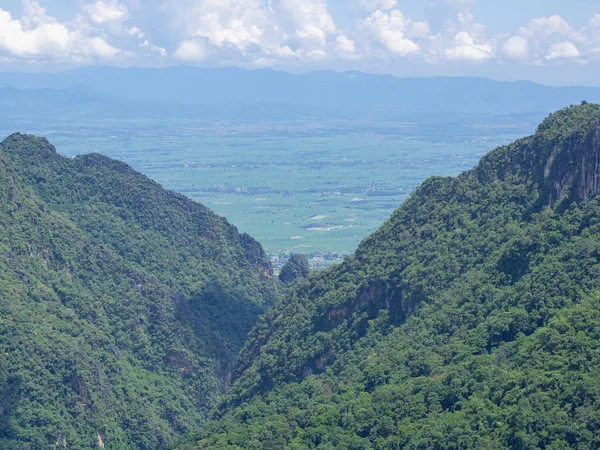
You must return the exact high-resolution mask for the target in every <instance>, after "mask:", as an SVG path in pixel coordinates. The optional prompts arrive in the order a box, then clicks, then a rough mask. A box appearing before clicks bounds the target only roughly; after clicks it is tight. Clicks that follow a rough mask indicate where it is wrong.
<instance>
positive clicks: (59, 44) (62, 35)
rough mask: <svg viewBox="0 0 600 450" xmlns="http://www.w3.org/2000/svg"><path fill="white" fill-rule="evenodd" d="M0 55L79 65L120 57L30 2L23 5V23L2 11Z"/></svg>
mask: <svg viewBox="0 0 600 450" xmlns="http://www.w3.org/2000/svg"><path fill="white" fill-rule="evenodd" d="M0 51H4V52H6V53H8V54H9V55H13V56H17V57H21V58H33V59H46V58H51V59H54V60H59V61H65V60H72V61H77V62H84V61H87V60H90V59H95V58H100V59H111V58H114V57H115V56H116V55H117V54H118V53H119V49H117V48H115V47H113V46H111V45H110V44H108V43H107V42H106V41H105V40H104V39H102V38H100V37H98V36H87V35H85V34H84V33H82V32H81V30H77V29H75V30H72V29H69V28H68V27H67V26H66V25H65V24H62V23H59V22H57V21H56V19H55V18H54V17H50V16H47V15H46V11H45V10H44V8H42V7H41V6H40V5H39V4H38V3H37V2H36V1H29V0H26V1H25V2H24V8H23V17H22V18H21V20H17V19H13V18H12V16H11V14H10V13H9V12H8V11H4V10H2V9H0Z"/></svg>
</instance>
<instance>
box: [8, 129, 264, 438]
mask: <svg viewBox="0 0 600 450" xmlns="http://www.w3.org/2000/svg"><path fill="white" fill-rule="evenodd" d="M0 255H1V257H0V448H2V449H25V448H29V449H46V448H56V447H59V448H61V447H65V448H69V449H89V448H94V447H97V446H100V445H99V444H100V443H102V444H103V445H104V446H106V447H107V448H119V449H156V448H157V447H158V446H160V445H164V444H167V443H169V442H171V441H172V439H173V436H174V435H177V434H180V433H183V432H185V431H186V430H187V431H191V430H193V429H195V428H197V427H198V426H199V425H200V424H201V423H202V422H203V421H204V420H205V417H206V413H207V411H208V410H209V409H210V408H211V407H212V406H213V404H214V402H215V401H216V398H217V396H218V394H220V393H221V392H223V390H224V389H225V387H226V386H227V385H228V384H229V379H230V366H231V364H232V361H233V360H234V359H235V357H236V354H237V352H238V350H239V348H240V347H241V346H242V344H243V341H244V339H245V337H246V335H247V332H248V331H249V329H250V328H251V327H252V325H253V324H254V323H255V321H256V319H257V317H258V315H259V314H260V313H261V312H262V311H263V310H264V309H265V308H266V307H267V306H269V305H271V304H272V303H273V302H274V299H275V281H274V279H273V274H272V270H271V266H270V264H269V261H268V260H267V258H266V256H265V253H264V252H263V249H262V247H261V246H260V244H258V243H257V242H256V241H254V240H253V239H252V238H251V237H250V236H248V235H245V234H240V233H238V231H237V229H236V228H235V227H234V226H232V225H231V224H229V223H228V222H227V221H226V220H225V219H224V218H222V217H219V216H217V215H215V214H214V213H212V212H211V211H210V210H209V209H208V208H206V207H204V206H203V205H201V204H198V203H195V202H193V201H191V200H189V199H187V198H185V197H184V196H182V195H179V194H175V193H172V192H168V191H165V190H164V189H162V188H161V187H160V186H159V185H158V184H157V183H155V182H153V181H151V180H149V179H148V178H146V177H145V176H143V175H141V174H139V173H137V172H135V171H134V170H133V169H131V168H130V167H129V166H127V165H126V164H124V163H121V162H118V161H114V160H112V159H110V158H107V157H105V156H102V155H100V154H88V155H83V156H77V157H75V158H65V157H62V156H60V155H58V154H57V153H56V151H55V149H54V147H53V146H52V145H50V144H49V143H48V141H47V140H45V139H43V138H37V137H33V136H28V135H21V134H14V135H11V136H10V137H8V138H7V139H6V140H4V141H3V142H2V143H0Z"/></svg>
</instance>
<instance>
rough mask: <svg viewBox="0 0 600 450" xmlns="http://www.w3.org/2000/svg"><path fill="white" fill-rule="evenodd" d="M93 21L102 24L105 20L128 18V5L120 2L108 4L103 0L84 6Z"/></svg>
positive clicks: (115, 20) (117, 20)
mask: <svg viewBox="0 0 600 450" xmlns="http://www.w3.org/2000/svg"><path fill="white" fill-rule="evenodd" d="M84 9H85V11H86V12H87V13H88V14H89V16H90V19H91V20H92V22H94V23H97V24H102V23H105V22H122V21H123V20H125V18H127V7H126V6H125V5H121V4H119V3H111V4H107V3H106V2H104V1H102V0H98V1H97V2H94V3H90V4H88V5H85V6H84Z"/></svg>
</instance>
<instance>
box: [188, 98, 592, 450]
mask: <svg viewBox="0 0 600 450" xmlns="http://www.w3.org/2000/svg"><path fill="white" fill-rule="evenodd" d="M599 158H600V106H598V105H593V104H587V103H585V102H584V103H583V104H581V105H578V106H572V107H569V108H566V109H564V110H561V111H559V112H557V113H555V114H552V115H551V116H549V117H548V118H547V119H546V120H545V121H544V122H543V123H542V124H541V125H540V126H539V128H538V130H537V132H536V134H535V135H533V136H530V137H527V138H524V139H521V140H519V141H516V142H515V143H513V144H511V145H508V146H505V147H501V148H498V149H496V150H494V151H492V152H491V153H489V154H488V155H486V156H485V157H484V158H483V159H482V161H481V162H480V164H479V165H478V166H477V167H476V168H474V169H473V170H471V171H469V172H465V173H463V174H462V175H460V176H459V177H457V178H440V177H434V178H431V179H429V180H427V181H426V182H425V183H423V184H422V185H421V186H420V187H419V188H418V189H417V191H416V192H415V193H414V194H413V195H412V197H411V198H410V199H409V200H408V201H406V202H405V203H404V204H403V205H402V206H401V207H400V208H399V209H398V210H397V211H396V212H395V213H394V214H393V215H392V217H391V218H390V219H389V220H388V221H387V222H386V223H385V224H384V225H383V226H382V227H381V228H380V229H379V230H378V231H377V232H375V233H374V234H373V235H372V236H370V237H369V238H367V239H365V240H364V241H363V242H362V243H361V245H360V247H359V249H358V250H357V252H356V254H355V255H353V256H352V257H350V258H348V259H347V260H346V261H345V262H344V263H343V264H341V265H339V266H337V267H333V268H331V269H329V270H326V271H324V272H322V273H319V274H314V275H312V276H311V277H310V278H309V279H308V280H307V281H305V282H303V283H302V284H300V285H299V286H298V287H297V288H296V289H295V290H293V291H292V292H291V293H289V294H288V295H287V296H286V298H285V300H284V301H283V302H282V303H280V304H278V305H276V306H275V307H273V308H271V309H270V310H268V311H267V312H266V313H265V314H264V316H263V317H262V318H261V319H260V320H259V322H258V324H257V326H256V327H255V328H254V329H253V330H252V332H251V333H250V337H249V340H248V341H247V343H246V345H245V346H244V348H243V350H242V352H241V353H240V358H239V363H238V366H237V371H236V375H235V382H234V384H233V385H232V388H231V390H230V391H229V393H228V394H227V395H226V396H225V397H224V398H223V400H222V401H221V404H220V407H219V408H218V409H217V411H216V413H215V420H214V421H213V422H211V423H209V424H208V425H207V426H205V428H204V429H203V430H202V431H201V432H200V433H198V434H195V435H192V436H190V437H189V439H187V440H186V441H184V442H182V443H181V444H180V445H179V447H178V448H181V449H184V448H186V449H188V448H202V449H207V448H211V449H212V448H215V449H216V448H219V449H225V448H228V449H239V448H257V449H283V448H290V449H292V448H293V449H304V448H318V449H334V448H335V449H337V448H339V449H349V448H352V449H391V448H398V449H399V448H415V449H416V448H439V449H446V448H447V449H451V448H452V449H457V448H465V449H466V448H524V449H525V448H547V449H550V448H552V449H559V448H561V449H562V448H598V447H600V414H599V413H598V411H600V313H599V312H598V311H599V306H600V276H599V275H600V238H599V237H598V236H600V197H598V195H597V194H598V193H599V192H600V191H599V185H598V183H599V182H600V171H599V170H598V163H599Z"/></svg>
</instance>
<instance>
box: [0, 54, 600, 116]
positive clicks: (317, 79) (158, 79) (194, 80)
mask: <svg viewBox="0 0 600 450" xmlns="http://www.w3.org/2000/svg"><path fill="white" fill-rule="evenodd" d="M75 86H88V87H90V88H92V89H95V90H97V91H100V92H103V93H105V94H111V95H114V96H117V97H120V98H132V99H142V100H160V101H163V102H170V103H187V104H208V105H210V104H223V103H267V104H291V105H310V106H313V107H321V108H328V109H332V110H340V111H344V112H347V111H353V112H381V111H388V112H389V111H444V112H454V111H456V112H485V113H489V112H493V113H509V112H517V113H519V112H540V111H541V112H549V111H552V110H555V109H558V108H560V107H562V106H564V105H568V104H573V103H579V102H580V101H582V100H588V101H600V88H587V87H561V88H556V87H547V86H542V85H539V84H535V83H532V82H526V81H517V82H499V81H493V80H488V79H484V78H468V77H456V78H452V77H434V78H396V77H393V76H390V75H372V74H366V73H361V72H334V71H321V72H311V73H307V74H303V75H293V74H290V73H286V72H278V71H274V70H270V69H261V70H254V71H249V70H244V69H239V68H219V69H201V68H193V67H186V66H177V67H166V68H160V69H157V68H117V67H88V68H79V69H73V70H69V71H65V72H59V73H18V74H15V73H2V74H0V87H14V88H19V89H42V88H53V89H64V88H72V87H75Z"/></svg>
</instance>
